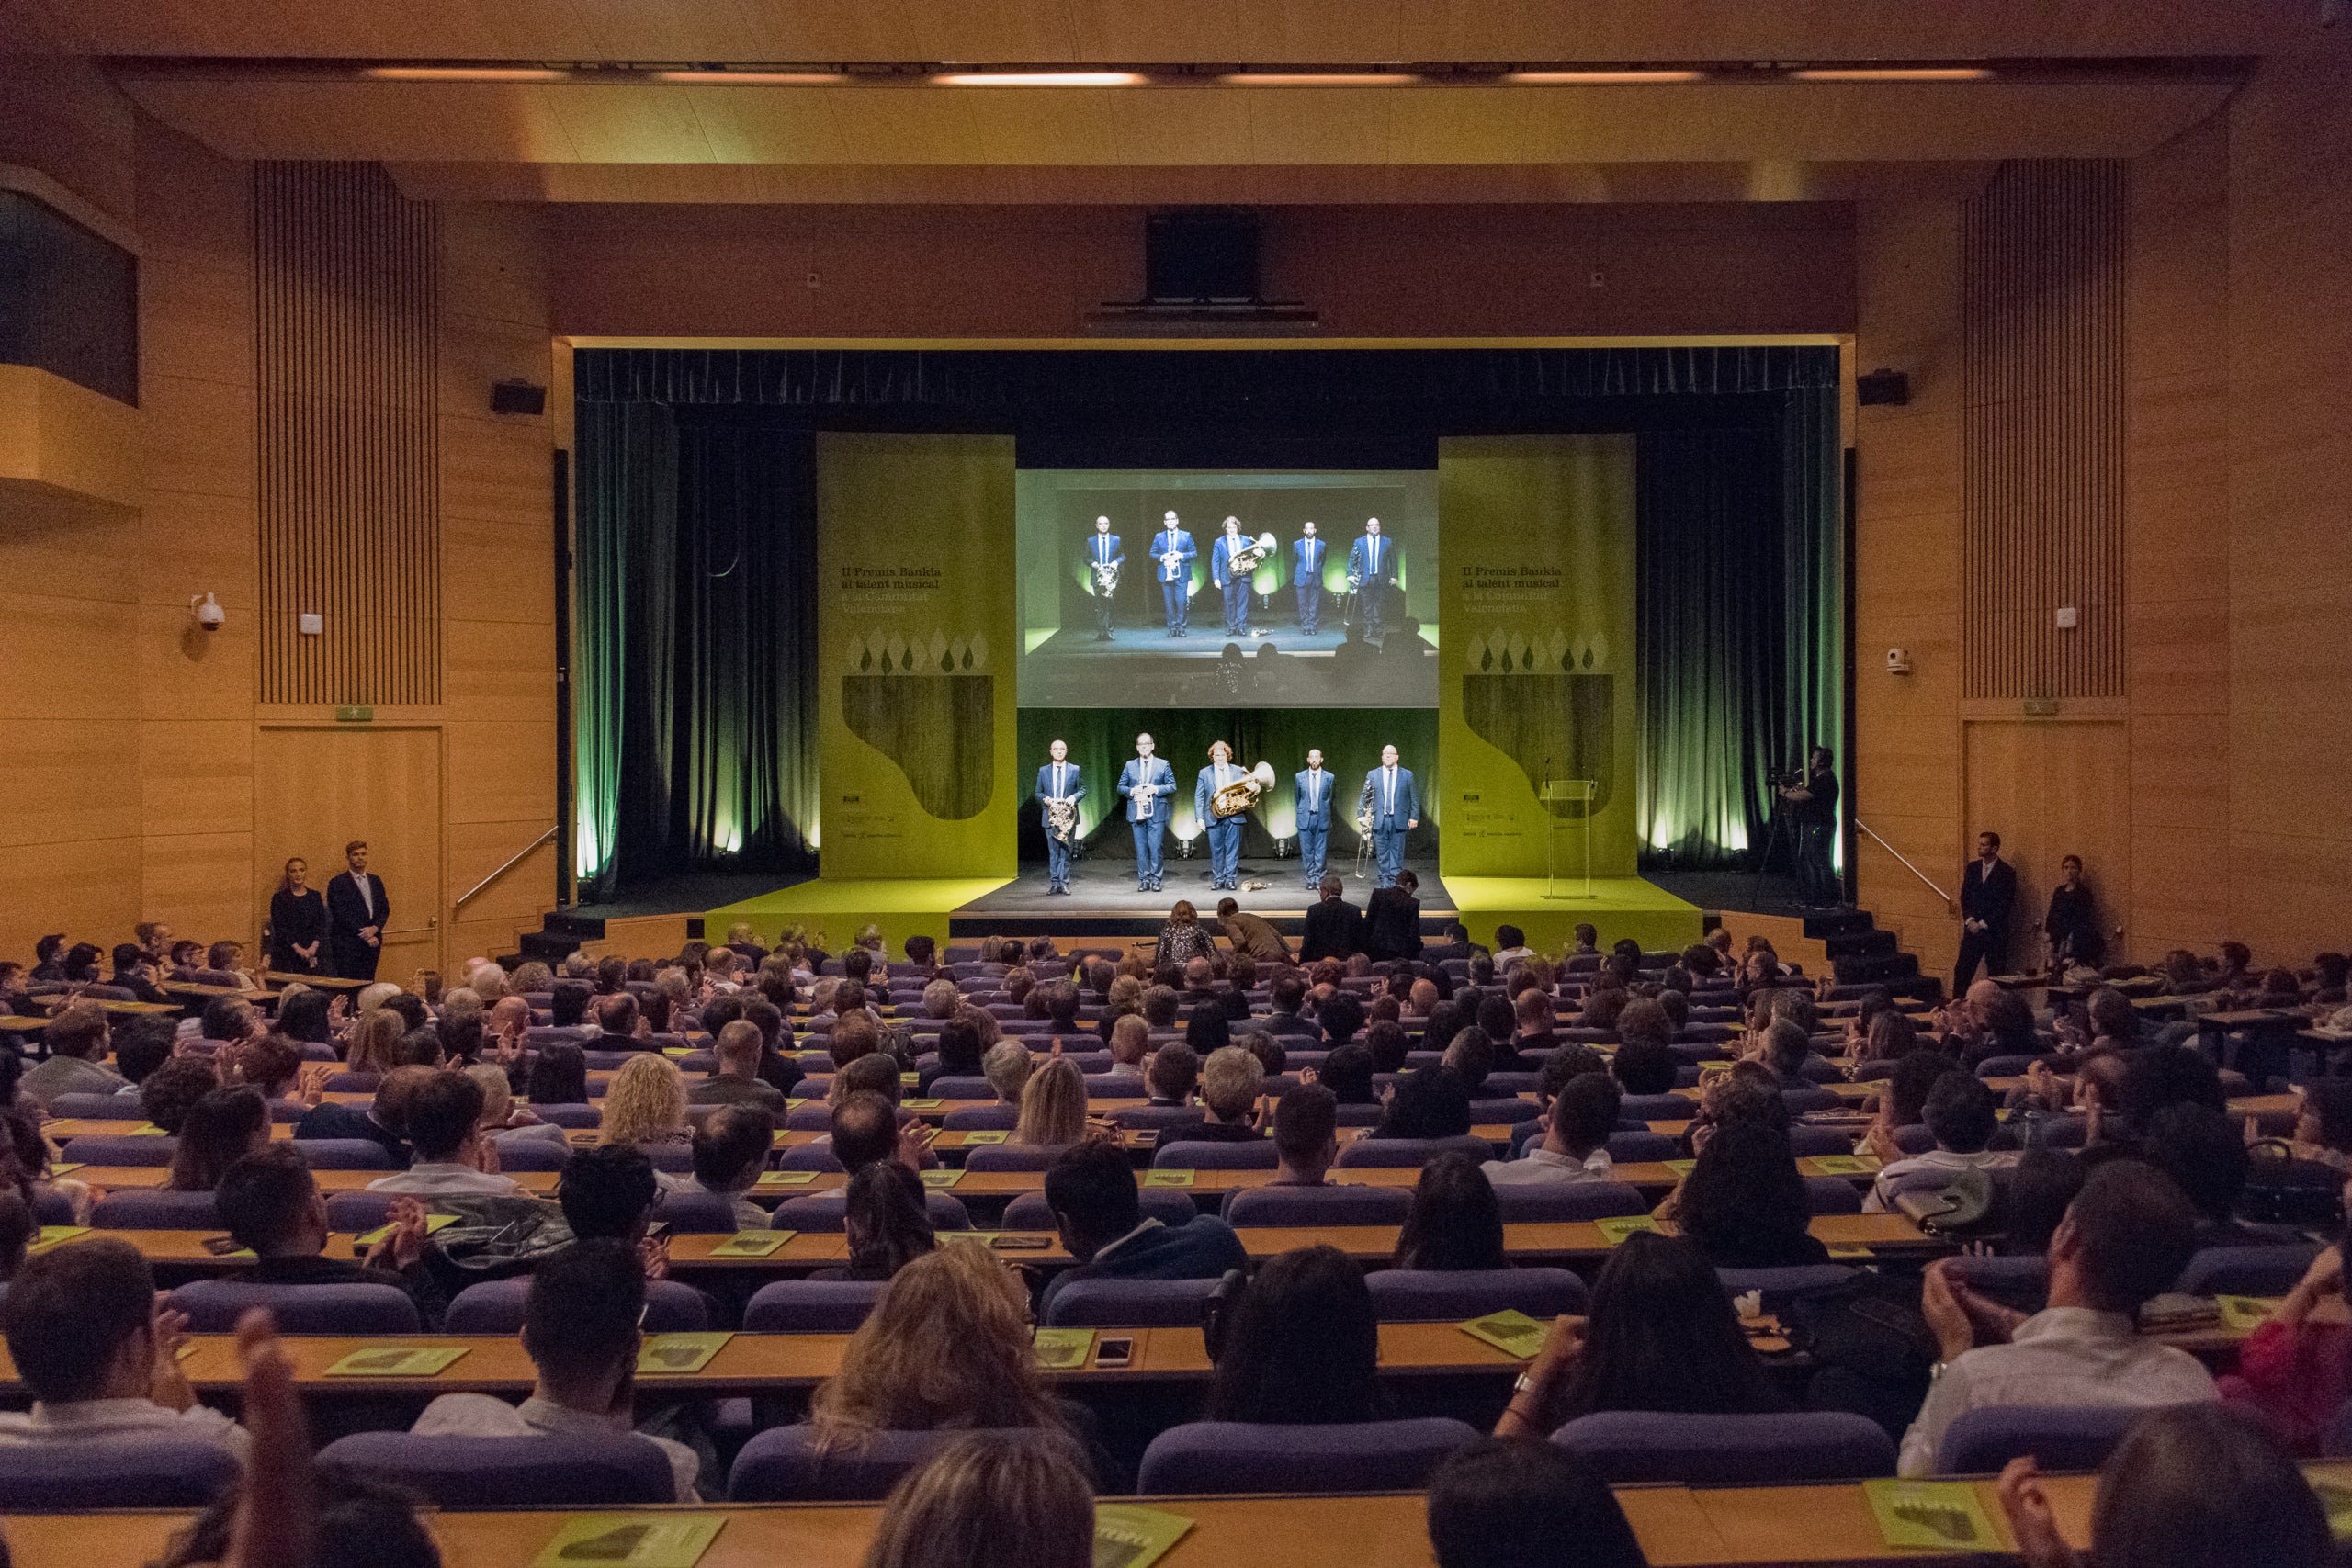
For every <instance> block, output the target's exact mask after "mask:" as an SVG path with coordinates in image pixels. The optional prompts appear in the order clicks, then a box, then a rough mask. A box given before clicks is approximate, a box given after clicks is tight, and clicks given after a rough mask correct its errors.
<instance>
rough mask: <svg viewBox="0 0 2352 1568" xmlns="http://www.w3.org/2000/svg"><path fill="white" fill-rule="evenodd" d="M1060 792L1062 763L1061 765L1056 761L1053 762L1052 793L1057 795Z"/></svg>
mask: <svg viewBox="0 0 2352 1568" xmlns="http://www.w3.org/2000/svg"><path fill="white" fill-rule="evenodd" d="M1061 793H1062V765H1061V764H1060V763H1059V762H1056V763H1055V764H1054V794H1055V795H1057V796H1059V795H1060V794H1061Z"/></svg>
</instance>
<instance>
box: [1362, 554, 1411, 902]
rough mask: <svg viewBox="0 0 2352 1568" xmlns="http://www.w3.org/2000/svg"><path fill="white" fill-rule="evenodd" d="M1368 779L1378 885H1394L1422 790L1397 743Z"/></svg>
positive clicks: (1383, 754) (1385, 751) (1385, 752)
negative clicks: (1400, 756) (1401, 758)
mask: <svg viewBox="0 0 2352 1568" xmlns="http://www.w3.org/2000/svg"><path fill="white" fill-rule="evenodd" d="M1365 581H1371V580H1370V579H1368V578H1367V579H1366V580H1365ZM1364 782H1365V783H1367V784H1371V785H1372V856H1373V859H1374V860H1375V861H1377V862H1378V863H1380V876H1379V880H1378V882H1377V884H1376V886H1382V887H1393V886H1396V883H1397V873H1398V872H1400V871H1402V870H1404V869H1405V835H1406V833H1407V832H1408V831H1409V830H1410V829H1415V828H1418V827H1419V826H1420V825H1421V796H1420V793H1419V791H1418V790H1416V789H1415V788H1414V787H1413V775H1412V773H1411V772H1410V771H1409V770H1408V769H1405V768H1400V767H1398V766H1397V748H1396V747H1394V746H1383V747H1382V748H1381V749H1380V766H1378V767H1376V768H1374V769H1373V770H1372V772H1370V773H1366V774H1365V775H1364Z"/></svg>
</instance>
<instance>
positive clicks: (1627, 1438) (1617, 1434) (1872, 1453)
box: [1552, 1410, 1894, 1486]
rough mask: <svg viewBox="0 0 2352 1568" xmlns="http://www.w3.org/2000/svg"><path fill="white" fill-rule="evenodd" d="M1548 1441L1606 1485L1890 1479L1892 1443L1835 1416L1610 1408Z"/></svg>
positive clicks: (1858, 1421) (1852, 1419)
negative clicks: (1703, 1413)
mask: <svg viewBox="0 0 2352 1568" xmlns="http://www.w3.org/2000/svg"><path fill="white" fill-rule="evenodd" d="M1552 1441H1553V1442H1555V1443H1556V1444H1558V1445H1559V1446H1560V1447H1562V1448H1564V1449H1566V1450H1568V1451H1569V1452H1571V1453H1573V1454H1576V1455H1577V1457H1579V1458H1580V1459H1583V1460H1584V1461H1586V1462H1587V1463H1589V1464H1590V1465H1591V1466H1592V1467H1593V1469H1594V1471H1595V1472H1597V1473H1598V1474H1599V1475H1600V1479H1601V1480H1603V1481H1607V1482H1610V1483H1614V1484H1619V1485H1623V1484H1626V1483H1642V1482H1672V1483H1681V1484H1682V1485H1686V1486H1748V1485H1763V1484H1770V1483H1777V1482H1786V1481H1849V1480H1858V1479H1862V1478H1865V1477H1869V1476H1873V1475H1893V1474H1894V1441H1893V1440H1892V1439H1891V1438H1888V1437H1887V1435H1886V1433H1885V1431H1884V1430H1883V1428H1882V1427H1879V1426H1878V1424H1877V1423H1876V1422H1873V1421H1871V1419H1869V1418H1868V1417H1867V1416H1852V1415H1848V1414H1846V1413H1844V1412H1842V1411H1807V1412H1791V1413H1786V1414H1779V1415H1770V1416H1684V1415H1665V1414H1660V1413H1658V1412H1655V1411H1629V1410H1611V1411H1606V1412H1603V1413H1602V1414H1600V1415H1598V1416H1578V1417H1577V1419H1575V1420H1573V1421H1571V1422H1569V1423H1568V1424H1567V1425H1566V1426H1565V1427H1561V1428H1560V1429H1559V1430H1558V1431H1556V1432H1555V1433H1553V1434H1552Z"/></svg>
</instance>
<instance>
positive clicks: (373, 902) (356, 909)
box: [327, 839, 392, 980]
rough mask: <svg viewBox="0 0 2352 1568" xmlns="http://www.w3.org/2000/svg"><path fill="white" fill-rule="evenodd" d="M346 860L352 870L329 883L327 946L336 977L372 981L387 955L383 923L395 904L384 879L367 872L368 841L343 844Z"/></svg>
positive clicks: (361, 840) (359, 840)
mask: <svg viewBox="0 0 2352 1568" xmlns="http://www.w3.org/2000/svg"><path fill="white" fill-rule="evenodd" d="M343 859H344V863H345V864H346V865H348V866H349V867H350V868H351V869H349V870H348V871H345V873H344V874H342V875H340V876H338V877H336V878H334V880H333V881H332V882H329V883H328V884H327V924H328V935H327V944H328V946H329V947H330V948H331V949H333V951H334V972H335V973H336V974H338V975H340V976H343V977H344V978H345V979H346V980H372V979H374V978H375V977H376V961H377V960H378V959H379V958H381V957H382V956H383V955H384V922H385V919H386V918H387V917H389V916H390V914H391V912H392V902H391V900H390V898H387V897H384V879H383V878H382V877H380V876H378V875H377V874H375V873H373V872H371V871H369V870H368V840H365V839H354V840H351V842H349V843H347V844H345V845H344V846H343Z"/></svg>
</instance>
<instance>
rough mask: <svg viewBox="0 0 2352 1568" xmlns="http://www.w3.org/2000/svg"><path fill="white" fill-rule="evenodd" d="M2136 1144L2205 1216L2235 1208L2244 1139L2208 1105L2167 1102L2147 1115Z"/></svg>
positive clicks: (2223, 1216) (2241, 1188)
mask: <svg viewBox="0 0 2352 1568" xmlns="http://www.w3.org/2000/svg"><path fill="white" fill-rule="evenodd" d="M2140 1147H2141V1148H2142V1150H2143V1151H2144V1152H2145V1153H2146V1155H2147V1156H2148V1158H2149V1159H2150V1160H2151V1161H2153V1162H2154V1164H2155V1166H2156V1168H2158V1169H2160V1170H2162V1171H2163V1172H2164V1173H2165V1175H2166V1176H2169V1177H2171V1178H2172V1179H2173V1181H2174V1182H2175V1183H2176V1184H2177V1186H2178V1187H2179V1188H2180V1190H2182V1191H2183V1192H2185V1193H2187V1194H2188V1201H2190V1202H2192V1203H2194V1204H2196V1205H2197V1211H2198V1213H2200V1214H2202V1215H2204V1216H2205V1218H2207V1219H2208V1220H2211V1221H2215V1222H2221V1221H2225V1220H2227V1219H2229V1218H2230V1217H2231V1216H2232V1214H2233V1213H2235V1212H2236V1209H2237V1206H2238V1199H2239V1197H2240V1196H2241V1195H2242V1194H2243V1193H2244V1192H2245V1179H2246V1148H2245V1138H2243V1137H2242V1136H2240V1134H2239V1132H2238V1129H2237V1128H2236V1127H2235V1126H2234V1125H2233V1124H2232V1123H2231V1122H2230V1119H2229V1118H2228V1117H2227V1116H2224V1115H2223V1114H2222V1112H2220V1111H2216V1110H2214V1109H2213V1108H2212V1107H2211V1106H2210V1105H2167V1106H2165V1108H2164V1109H2163V1110H2161V1111H2157V1112H2156V1113H2155V1114H2154V1116H2151V1117H2149V1118H2148V1124H2147V1126H2146V1127H2145V1128H2144V1129H2143V1131H2142V1134H2141V1136H2140Z"/></svg>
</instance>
